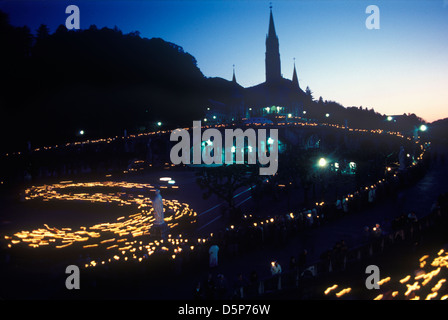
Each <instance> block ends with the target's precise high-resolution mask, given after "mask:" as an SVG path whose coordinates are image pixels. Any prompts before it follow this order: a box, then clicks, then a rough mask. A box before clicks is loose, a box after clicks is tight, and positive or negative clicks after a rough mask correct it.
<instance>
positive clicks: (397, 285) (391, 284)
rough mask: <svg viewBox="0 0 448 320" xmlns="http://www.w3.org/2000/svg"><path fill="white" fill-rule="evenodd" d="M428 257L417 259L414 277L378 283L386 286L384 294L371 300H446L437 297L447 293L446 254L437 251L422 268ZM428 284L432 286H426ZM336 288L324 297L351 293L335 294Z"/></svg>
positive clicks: (335, 285)
mask: <svg viewBox="0 0 448 320" xmlns="http://www.w3.org/2000/svg"><path fill="white" fill-rule="evenodd" d="M429 257H430V256H429V255H424V256H422V257H421V258H420V259H419V265H420V267H421V268H420V269H419V270H417V271H416V272H415V276H414V277H412V276H411V275H406V276H405V277H404V278H402V279H399V280H396V281H392V280H391V277H386V278H384V279H382V280H380V281H378V285H380V286H383V285H385V284H387V290H383V291H385V292H383V293H380V294H378V295H377V296H376V297H375V298H373V300H384V299H394V298H396V297H398V298H399V299H407V300H420V299H424V300H432V299H440V300H447V299H448V294H444V295H439V290H441V291H442V294H443V293H446V292H448V288H447V285H446V281H447V280H446V278H443V276H444V275H446V274H448V272H447V270H446V269H448V252H445V251H444V250H443V249H441V250H439V252H437V254H436V257H435V258H434V259H433V260H432V262H431V263H425V264H423V267H422V262H425V261H426V260H427V259H428V258H429ZM425 266H426V269H425V268H424V267H425ZM430 267H433V268H434V269H431V268H430ZM429 283H432V284H431V285H428V284H429ZM336 288H338V285H337V284H334V285H332V286H330V287H328V288H327V289H325V291H324V294H325V295H326V296H331V295H332V294H334V295H335V296H336V297H337V298H340V297H342V296H344V295H346V294H348V293H350V291H351V288H346V289H343V290H341V291H339V292H336V291H335V289H336ZM400 293H401V295H400ZM420 295H421V296H420Z"/></svg>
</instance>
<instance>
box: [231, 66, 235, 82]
mask: <svg viewBox="0 0 448 320" xmlns="http://www.w3.org/2000/svg"><path fill="white" fill-rule="evenodd" d="M232 82H233V83H236V77H235V65H233V77H232Z"/></svg>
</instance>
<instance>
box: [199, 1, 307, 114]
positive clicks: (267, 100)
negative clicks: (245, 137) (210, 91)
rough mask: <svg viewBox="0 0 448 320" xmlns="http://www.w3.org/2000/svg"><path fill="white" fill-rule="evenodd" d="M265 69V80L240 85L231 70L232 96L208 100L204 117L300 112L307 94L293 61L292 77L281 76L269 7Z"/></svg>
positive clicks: (277, 48) (278, 52) (275, 37)
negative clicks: (224, 99) (243, 85)
mask: <svg viewBox="0 0 448 320" xmlns="http://www.w3.org/2000/svg"><path fill="white" fill-rule="evenodd" d="M265 72H266V81H265V82H263V83H260V84H258V85H255V86H253V87H248V88H243V87H242V86H241V85H239V84H238V82H237V80H236V76H235V70H233V78H232V90H231V93H230V95H231V97H229V98H228V99H226V100H227V102H226V103H223V102H220V101H213V100H211V101H210V106H209V107H208V108H207V112H206V118H205V119H204V120H207V121H210V122H212V121H213V122H227V121H238V120H241V119H245V120H246V121H251V119H258V120H257V121H260V120H259V119H261V121H266V119H275V118H288V117H289V118H295V117H301V116H302V115H303V112H304V111H303V109H304V102H305V101H306V94H305V92H304V91H303V90H302V89H301V88H300V85H299V80H298V77H297V71H296V67H295V63H294V70H293V72H292V79H291V80H289V79H285V78H283V76H282V74H281V60H280V50H279V40H278V37H277V34H276V32H275V25H274V17H273V14H272V7H271V8H270V16H269V29H268V33H267V35H266V57H265ZM268 121H269V120H268Z"/></svg>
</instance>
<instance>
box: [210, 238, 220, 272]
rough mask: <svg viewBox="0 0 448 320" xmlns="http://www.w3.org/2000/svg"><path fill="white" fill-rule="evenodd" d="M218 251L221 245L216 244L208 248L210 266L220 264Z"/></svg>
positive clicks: (213, 266)
mask: <svg viewBox="0 0 448 320" xmlns="http://www.w3.org/2000/svg"><path fill="white" fill-rule="evenodd" d="M218 252H219V247H218V246H217V245H216V244H214V245H212V246H211V247H210V249H209V250H208V254H209V266H210V268H215V267H217V266H218Z"/></svg>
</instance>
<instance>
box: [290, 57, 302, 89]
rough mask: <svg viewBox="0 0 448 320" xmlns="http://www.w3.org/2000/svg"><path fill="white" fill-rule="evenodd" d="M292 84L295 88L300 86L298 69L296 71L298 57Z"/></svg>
mask: <svg viewBox="0 0 448 320" xmlns="http://www.w3.org/2000/svg"><path fill="white" fill-rule="evenodd" d="M292 86H293V88H294V89H298V88H300V86H299V78H297V71H296V58H294V71H293V72H292Z"/></svg>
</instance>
